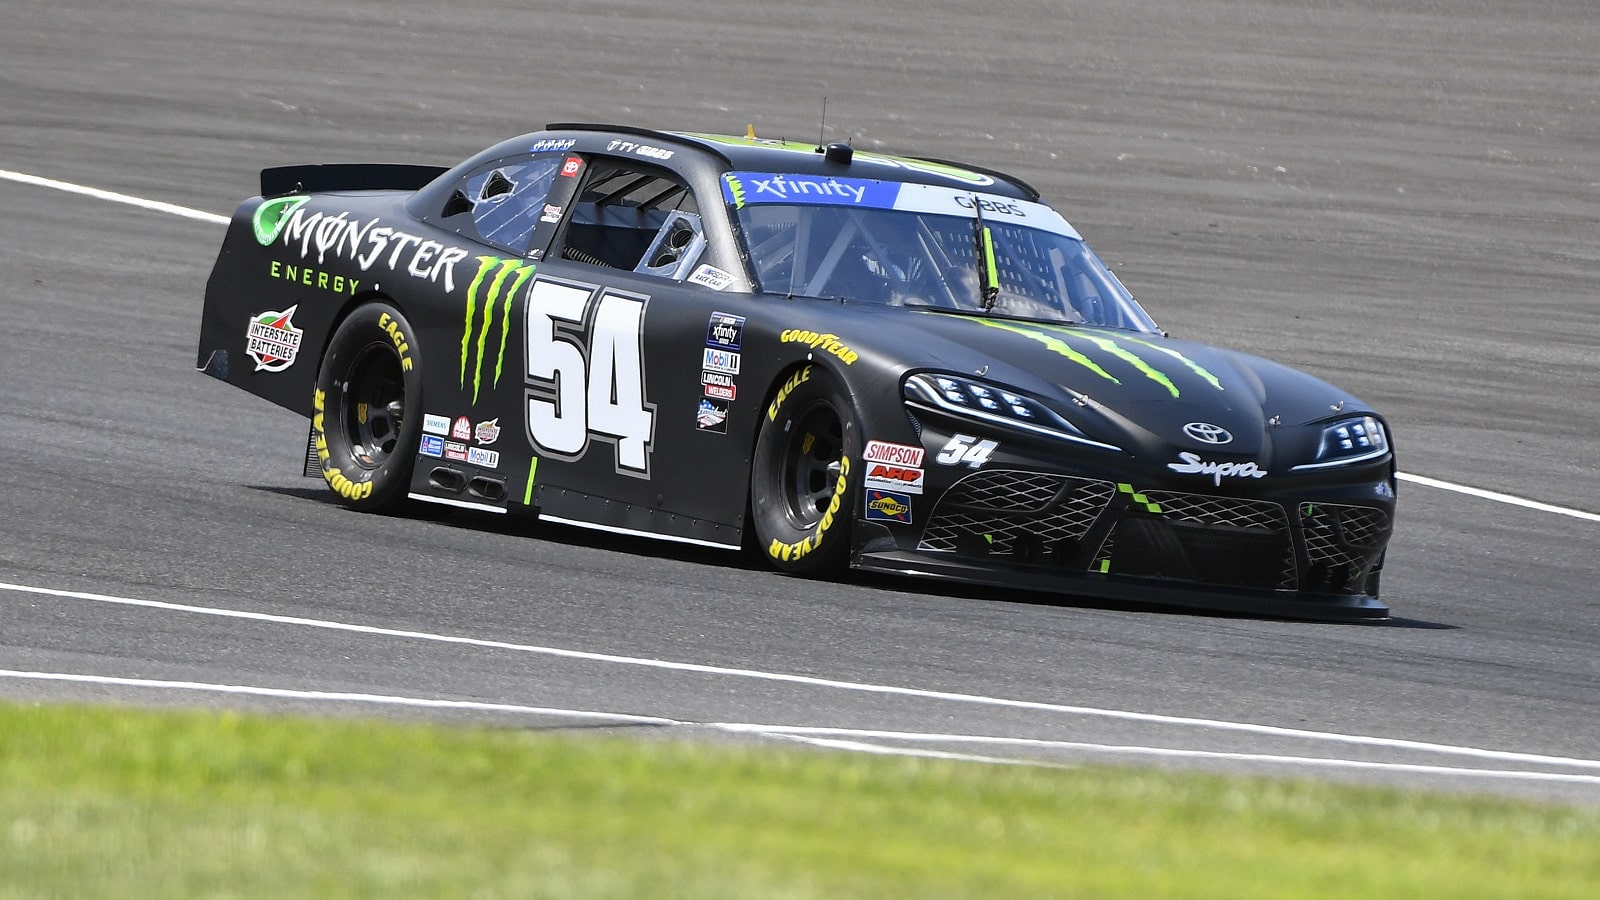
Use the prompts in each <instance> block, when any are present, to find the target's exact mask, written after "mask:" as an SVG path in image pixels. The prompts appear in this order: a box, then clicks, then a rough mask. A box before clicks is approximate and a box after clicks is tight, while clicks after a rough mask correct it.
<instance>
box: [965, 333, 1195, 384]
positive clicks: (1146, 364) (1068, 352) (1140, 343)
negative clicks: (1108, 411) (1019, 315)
mask: <svg viewBox="0 0 1600 900" xmlns="http://www.w3.org/2000/svg"><path fill="white" fill-rule="evenodd" d="M973 321H975V322H978V323H979V324H982V325H987V326H988V327H990V328H999V329H1000V330H1002V331H1010V332H1012V333H1014V334H1020V335H1022V336H1023V337H1025V338H1028V339H1030V340H1034V341H1038V342H1039V343H1041V344H1043V345H1044V346H1046V347H1048V348H1049V349H1050V350H1052V351H1054V352H1056V353H1059V354H1061V355H1062V356H1064V357H1066V358H1067V359H1069V360H1071V361H1072V362H1074V363H1076V364H1078V365H1079V366H1082V367H1083V368H1085V369H1088V370H1089V371H1091V372H1093V373H1094V374H1096V375H1098V376H1100V377H1101V378H1104V379H1106V380H1107V381H1109V382H1111V383H1112V384H1121V383H1122V379H1120V378H1118V377H1117V376H1115V375H1113V374H1111V373H1110V372H1108V371H1106V369H1105V367H1104V366H1102V365H1100V364H1099V363H1098V362H1096V361H1095V360H1094V359H1092V358H1090V357H1089V356H1088V355H1087V354H1085V353H1084V352H1083V351H1082V350H1081V349H1079V348H1078V347H1075V346H1073V344H1072V343H1071V342H1070V341H1068V340H1067V338H1068V337H1069V336H1070V337H1072V338H1075V339H1078V340H1081V341H1084V342H1087V343H1089V344H1092V345H1093V346H1094V347H1096V348H1097V349H1099V350H1101V351H1102V352H1104V353H1105V354H1106V355H1108V356H1110V357H1112V358H1114V359H1117V360H1120V361H1122V362H1124V363H1127V364H1128V365H1130V366H1132V367H1133V369H1134V371H1136V372H1138V373H1139V374H1140V375H1142V376H1144V377H1145V378H1146V379H1148V380H1150V381H1153V382H1155V383H1156V384H1158V385H1160V386H1161V387H1163V388H1165V389H1166V391H1167V393H1169V394H1171V395H1172V396H1173V397H1174V398H1177V397H1178V395H1179V393H1180V392H1179V390H1178V385H1177V383H1176V382H1174V381H1173V380H1172V378H1171V376H1169V375H1167V373H1166V372H1164V371H1162V370H1161V369H1159V368H1157V367H1156V366H1154V365H1152V364H1151V363H1150V361H1149V360H1147V359H1145V358H1144V357H1143V356H1140V355H1139V354H1137V353H1135V352H1133V351H1132V350H1130V349H1128V348H1127V347H1124V346H1123V343H1126V344H1132V345H1133V346H1135V347H1141V348H1144V349H1146V350H1149V351H1153V352H1154V353H1156V354H1159V355H1161V356H1165V357H1168V358H1170V359H1172V360H1173V361H1175V362H1177V363H1178V364H1179V365H1182V366H1183V367H1185V368H1187V369H1188V370H1189V371H1190V372H1192V373H1194V374H1195V375H1197V376H1199V377H1200V379H1201V380H1203V381H1205V382H1206V383H1207V384H1209V385H1211V386H1212V387H1214V388H1216V389H1217V390H1219V391H1220V390H1223V387H1222V381H1221V380H1220V379H1219V378H1217V376H1216V375H1215V374H1213V373H1211V372H1210V371H1208V370H1207V369H1206V368H1205V367H1204V366H1202V365H1200V364H1199V363H1197V362H1195V361H1194V360H1192V359H1190V358H1188V357H1187V356H1184V355H1183V354H1182V353H1179V352H1178V351H1176V350H1173V349H1172V348H1171V347H1164V346H1162V345H1160V344H1156V343H1152V342H1150V341H1146V340H1142V339H1140V338H1135V337H1128V336H1127V335H1118V336H1117V337H1116V338H1109V337H1106V336H1104V335H1096V334H1079V333H1076V332H1073V333H1071V334H1070V335H1069V333H1067V332H1057V333H1056V334H1051V333H1050V332H1049V331H1046V330H1045V329H1043V328H1038V327H1031V328H1030V327H1026V326H1023V325H1017V324H1013V323H1011V322H999V321H995V320H993V319H974V320H973ZM1119 342H1121V343H1119Z"/></svg>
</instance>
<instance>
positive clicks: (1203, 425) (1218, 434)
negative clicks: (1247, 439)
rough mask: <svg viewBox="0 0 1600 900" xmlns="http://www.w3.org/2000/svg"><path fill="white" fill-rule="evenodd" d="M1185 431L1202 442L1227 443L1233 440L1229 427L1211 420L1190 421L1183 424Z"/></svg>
mask: <svg viewBox="0 0 1600 900" xmlns="http://www.w3.org/2000/svg"><path fill="white" fill-rule="evenodd" d="M1183 433H1184V434H1187V435H1188V436H1189V437H1192V438H1194V439H1195V440H1197V441H1199V442H1200V443H1202V444H1227V443H1231V442H1232V441H1233V435H1232V434H1230V433H1229V432H1228V429H1226V428H1223V427H1222V426H1220V425H1213V424H1211V423H1210V422H1190V423H1189V424H1187V425H1185V426H1183Z"/></svg>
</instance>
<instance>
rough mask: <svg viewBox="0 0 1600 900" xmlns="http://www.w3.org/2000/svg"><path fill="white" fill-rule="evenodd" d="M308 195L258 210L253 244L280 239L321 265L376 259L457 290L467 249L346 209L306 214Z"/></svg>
mask: <svg viewBox="0 0 1600 900" xmlns="http://www.w3.org/2000/svg"><path fill="white" fill-rule="evenodd" d="M309 199H310V198H308V197H281V198H278V199H276V200H268V201H266V202H265V203H263V204H261V206H259V207H257V208H256V211H255V216H254V219H253V225H254V226H255V236H256V242H257V243H259V244H261V246H263V247H266V246H270V245H272V244H273V243H277V242H280V241H281V242H282V244H283V245H284V246H285V247H288V248H290V249H298V250H299V253H300V258H301V259H303V260H309V259H311V258H312V257H313V256H315V257H316V264H317V265H318V266H319V267H320V266H323V265H326V264H327V261H328V257H329V256H332V257H333V258H334V259H346V260H350V261H351V262H354V263H355V264H356V265H357V266H359V267H360V268H361V271H363V272H365V271H367V270H368V269H371V268H372V267H373V266H374V265H375V264H377V263H378V262H379V261H380V260H382V261H383V263H384V265H385V266H387V268H388V269H389V271H391V272H405V273H407V274H409V275H411V276H412V277H413V278H421V279H423V280H425V281H427V282H429V283H430V284H438V283H439V282H440V281H441V279H442V280H443V283H444V289H445V292H446V293H452V294H453V293H455V290H456V280H455V271H456V263H458V262H461V261H462V260H464V259H466V258H467V255H468V254H467V251H465V250H463V249H461V248H459V247H446V246H445V245H444V244H441V243H439V242H438V241H431V240H427V239H425V238H423V237H421V236H420V235H415V234H411V233H409V232H405V231H401V230H399V229H397V228H394V227H393V226H390V225H385V224H383V222H382V221H381V220H380V219H378V218H376V217H374V218H371V219H368V220H367V221H365V222H361V221H359V220H356V219H352V218H351V217H350V213H349V212H348V211H346V212H339V213H332V212H323V211H321V210H318V211H315V212H307V211H306V206H307V202H306V201H308V200H309Z"/></svg>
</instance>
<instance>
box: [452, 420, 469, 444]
mask: <svg viewBox="0 0 1600 900" xmlns="http://www.w3.org/2000/svg"><path fill="white" fill-rule="evenodd" d="M450 436H451V437H453V438H455V439H456V440H458V441H470V440H472V420H471V419H468V418H467V417H466V416H460V417H458V418H457V419H456V424H454V425H452V426H451V427H450Z"/></svg>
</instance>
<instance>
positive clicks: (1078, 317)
mask: <svg viewBox="0 0 1600 900" xmlns="http://www.w3.org/2000/svg"><path fill="white" fill-rule="evenodd" d="M198 367H199V368H200V369H201V370H203V371H204V372H206V373H207V374H210V375H212V376H215V377H217V378H220V379H222V380H224V381H227V382H229V383H230V384H233V385H235V386H237V387H240V388H243V389H245V390H246V391H249V392H250V393H253V394H256V395H258V396H260V397H263V398H265V399H267V400H270V401H272V402H274V403H277V404H279V405H281V406H284V407H287V408H288V409H291V410H295V411H296V412H299V413H301V414H303V415H306V416H308V417H310V420H311V424H310V434H309V438H308V443H307V449H306V474H307V475H313V476H320V477H321V478H323V479H325V480H326V482H327V485H328V486H329V487H330V488H331V489H332V490H333V491H334V492H335V493H336V494H337V495H338V497H339V498H340V499H341V500H342V501H343V502H344V503H345V504H347V505H349V506H351V507H354V508H356V509H362V510H384V509H389V508H392V507H395V506H396V505H398V504H401V503H403V502H406V501H408V500H412V501H425V502H429V503H440V504H447V505H450V506H456V507H466V508H470V509H478V510H486V511H489V512H495V513H520V514H528V515H536V516H539V517H541V518H543V519H546V520H550V521H554V522H559V523H567V524H571V525H578V526H586V527H590V528H596V529H603V530H606V531H611V532H617V533H622V534H630V535H645V536H651V537H656V538H662V539H667V540H675V541H684V542H689V543H692V544H698V545H705V546H712V547H723V548H730V549H738V548H741V547H753V548H755V550H754V552H758V553H760V554H762V555H764V556H765V557H766V559H767V560H768V561H769V562H770V563H771V564H772V566H774V567H776V568H778V569H780V570H784V571H787V572H791V573H796V574H801V575H807V576H828V575H833V574H837V573H839V572H841V571H843V570H844V569H846V568H847V567H855V568H858V569H862V570H871V571H878V572H888V573H900V574H906V575H918V576H927V577H933V578H947V579H955V580H961V581H967V582H976V583H984V584H992V585H1003V586H1011V587H1020V588H1026V589H1033V590H1041V591H1050V592H1057V593H1062V594H1068V595H1076V596H1088V597H1102V598H1111V599H1120V600H1132V601H1141V602H1151V603H1158V604H1180V605H1194V606H1203V607H1207V608H1213V609H1223V610H1238V611H1247V612H1258V613H1261V612H1264V613H1267V614H1275V615H1287V616H1297V617H1311V618H1331V619H1370V618H1382V617H1385V616H1387V614H1388V609H1387V607H1386V606H1385V605H1384V604H1383V603H1382V602H1381V601H1380V600H1379V599H1378V583H1379V576H1380V570H1381V569H1382V566H1383V558H1384V550H1385V547H1386V545H1387V543H1388V541H1389V537H1390V534H1391V527H1392V521H1393V516H1394V508H1395V466H1394V459H1393V454H1392V452H1391V448H1390V439H1389V436H1388V431H1387V427H1386V425H1385V424H1384V421H1383V419H1382V418H1381V417H1380V416H1379V415H1378V414H1377V413H1376V412H1374V411H1373V410H1372V409H1371V408H1369V407H1368V406H1367V405H1365V404H1363V403H1362V402H1361V401H1360V400H1358V399H1356V398H1355V397H1353V396H1351V395H1349V394H1347V393H1345V392H1343V391H1341V390H1339V389H1337V388H1335V387H1333V386H1331V385H1329V384H1327V383H1325V382H1323V381H1320V380H1318V379H1316V378H1313V377H1311V376H1309V375H1306V374H1303V373H1301V372H1299V371H1296V370H1294V369H1291V368H1288V367H1285V366H1282V365H1279V364H1276V363H1273V362H1269V361H1267V360H1264V359H1260V358H1257V357H1254V356H1248V355H1245V354H1242V353H1237V352H1231V351H1227V350H1221V349H1216V348H1213V347H1210V346H1205V345H1202V344H1198V343H1192V342H1186V341H1181V340H1176V339H1173V338H1170V337H1168V336H1167V334H1166V333H1165V332H1163V331H1162V330H1161V329H1160V328H1158V327H1157V326H1156V325H1155V323H1154V322H1153V321H1152V320H1151V318H1150V316H1149V315H1147V314H1146V312H1145V311H1144V310H1143V309H1142V308H1141V307H1140V306H1139V305H1138V304H1137V303H1136V302H1135V301H1134V299H1133V297H1132V295H1131V294H1130V293H1129V292H1128V291H1127V290H1126V289H1125V288H1124V287H1123V285H1122V284H1121V283H1120V282H1119V281H1118V280H1117V278H1116V277H1115V276H1114V275H1113V274H1112V273H1111V271H1110V270H1108V269H1107V267H1106V266H1105V265H1104V264H1103V263H1102V262H1101V261H1100V259H1099V258H1098V257H1097V256H1096V255H1095V254H1094V252H1093V251H1092V250H1090V248H1089V247H1088V246H1087V245H1086V244H1085V243H1084V242H1083V240H1082V238H1081V237H1080V236H1079V235H1078V233H1077V232H1076V231H1075V230H1074V229H1073V228H1072V226H1071V225H1069V224H1068V223H1067V221H1066V220H1065V219H1063V218H1062V217H1061V216H1060V215H1059V214H1058V213H1056V212H1055V211H1054V210H1052V209H1051V208H1050V207H1048V206H1046V205H1044V204H1043V203H1042V202H1040V198H1039V195H1038V193H1037V192H1036V191H1035V190H1034V189H1032V188H1031V187H1029V186H1028V185H1027V184H1025V183H1023V182H1022V181H1019V180H1018V179H1016V178H1012V177H1009V176H1006V175H1003V174H1001V173H998V172H994V171H991V170H988V169H984V168H978V167H975V166H969V165H959V164H954V163H949V162H943V161H935V160H929V159H916V158H903V157H892V156H885V155H879V154H876V153H868V152H864V151H856V150H853V149H852V148H851V146H850V145H848V144H844V143H835V144H829V145H827V146H812V145H810V144H799V143H792V142H785V141H771V140H763V139H758V138H756V137H754V135H753V133H751V134H747V135H746V136H743V137H739V136H723V135H711V134H692V133H675V132H661V131H648V130H642V129H636V128H628V127H619V126H602V125H582V124H561V125H551V126H549V127H548V130H546V131H543V132H539V133H535V134H529V135H525V136H523V137H518V138H514V139H512V140H508V141H505V142H503V143H500V144H497V145H496V146H493V147H490V148H488V149H487V150H484V151H482V152H480V153H478V154H477V155H475V156H473V157H471V158H470V159H468V160H466V161H465V162H462V163H461V164H459V165H457V166H455V167H453V168H450V169H448V170H446V169H443V168H430V167H422V166H402V165H376V164H373V165H324V166H315V165H312V166H295V167H283V168H272V169H267V170H264V171H263V172H262V173H261V196H259V197H254V198H252V199H250V200H248V201H246V202H245V203H244V204H243V205H242V206H240V207H239V209H238V211H237V212H236V213H235V214H234V216H233V219H232V223H231V225H230V226H229V228H228V231H227V235H226V238H225V240H224V243H223V246H222V249H221V252H220V254H219V257H218V259H217V262H216V266H215V268H214V270H213V272H212V274H211V278H210V281H209V283H208V286H207V289H206V298H205V307H204V314H203V319H202V322H201V328H200V342H199V356H198Z"/></svg>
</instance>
